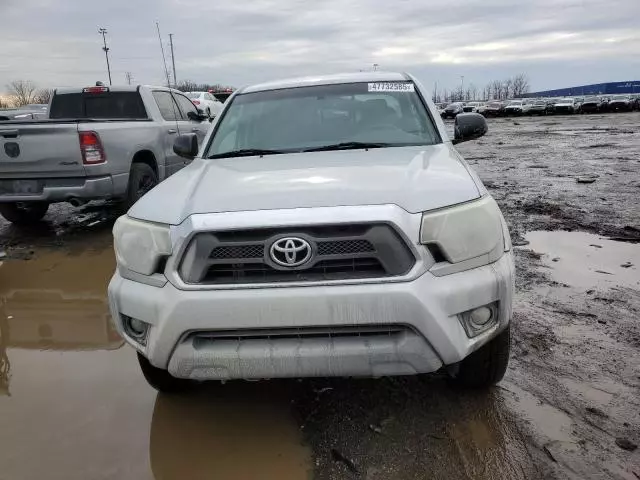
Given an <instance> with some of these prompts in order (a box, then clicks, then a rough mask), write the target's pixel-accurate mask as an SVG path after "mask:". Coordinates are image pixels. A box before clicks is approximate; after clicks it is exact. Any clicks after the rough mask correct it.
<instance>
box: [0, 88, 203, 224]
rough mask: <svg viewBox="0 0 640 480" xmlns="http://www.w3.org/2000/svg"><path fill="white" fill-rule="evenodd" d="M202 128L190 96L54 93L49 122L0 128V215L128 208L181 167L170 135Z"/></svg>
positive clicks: (137, 91)
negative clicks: (113, 204) (106, 203)
mask: <svg viewBox="0 0 640 480" xmlns="http://www.w3.org/2000/svg"><path fill="white" fill-rule="evenodd" d="M209 126H210V123H209V121H207V119H206V118H205V116H204V115H202V114H200V113H198V110H197V109H196V107H195V105H194V104H193V103H191V100H190V99H189V98H187V97H186V96H184V95H183V94H182V93H181V92H178V91H176V90H170V89H167V88H164V87H147V86H137V87H136V86H124V87H105V86H93V87H86V88H64V89H57V90H56V91H55V92H54V95H53V97H52V99H51V105H50V107H49V118H48V119H44V120H42V119H40V120H10V121H7V122H3V123H2V127H1V128H0V142H3V143H4V148H3V149H1V150H0V214H1V215H2V216H3V217H4V218H6V219H7V220H9V221H10V222H13V223H16V224H27V223H33V222H36V221H38V220H40V219H41V218H42V217H44V215H45V214H46V213H47V210H48V208H49V204H51V203H54V202H69V203H71V204H72V205H74V206H78V205H81V204H83V203H86V202H87V201H89V200H94V199H115V200H118V201H122V202H123V203H124V204H125V205H133V203H135V202H136V200H138V199H139V198H140V197H141V196H142V195H144V194H145V193H146V192H147V191H149V190H150V189H151V188H153V187H154V186H155V185H157V184H158V182H160V181H162V180H164V179H165V178H167V177H168V176H170V175H171V174H173V173H175V172H177V171H178V170H180V169H182V168H183V167H184V166H185V165H186V163H188V162H187V161H185V159H184V158H182V157H180V156H178V155H177V154H176V153H175V152H174V151H173V141H174V138H175V137H176V136H177V135H178V134H180V133H194V134H196V136H197V138H198V139H200V140H203V139H204V137H205V135H206V134H207V131H208V130H209Z"/></svg>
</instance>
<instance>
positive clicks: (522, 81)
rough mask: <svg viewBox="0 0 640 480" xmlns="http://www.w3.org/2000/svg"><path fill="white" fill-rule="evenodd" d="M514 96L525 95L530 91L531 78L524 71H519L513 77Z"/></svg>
mask: <svg viewBox="0 0 640 480" xmlns="http://www.w3.org/2000/svg"><path fill="white" fill-rule="evenodd" d="M512 91H513V96H514V97H516V96H519V95H524V94H525V93H529V78H528V77H527V75H526V74H524V73H519V74H518V75H516V76H515V77H513V79H512Z"/></svg>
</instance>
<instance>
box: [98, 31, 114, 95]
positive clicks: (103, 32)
mask: <svg viewBox="0 0 640 480" xmlns="http://www.w3.org/2000/svg"><path fill="white" fill-rule="evenodd" d="M98 33H101V34H102V42H103V43H104V47H102V50H104V56H105V58H106V59H107V73H108V74H109V85H111V67H110V66H109V47H107V39H106V34H107V29H106V28H99V29H98Z"/></svg>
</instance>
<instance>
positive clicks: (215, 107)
mask: <svg viewBox="0 0 640 480" xmlns="http://www.w3.org/2000/svg"><path fill="white" fill-rule="evenodd" d="M185 95H186V96H187V97H189V98H190V99H191V101H192V102H193V104H194V105H195V106H196V107H197V108H198V110H202V112H203V113H204V114H205V115H206V116H207V117H209V118H214V117H217V116H218V115H220V112H222V108H223V107H222V102H221V101H220V100H218V99H217V98H216V97H214V96H213V95H212V94H210V93H209V92H187V93H185Z"/></svg>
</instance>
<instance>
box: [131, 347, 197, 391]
mask: <svg viewBox="0 0 640 480" xmlns="http://www.w3.org/2000/svg"><path fill="white" fill-rule="evenodd" d="M138 363H139V364H140V369H141V370H142V374H143V375H144V378H145V380H146V381H147V383H149V385H151V386H152V387H153V388H155V389H156V390H158V391H159V392H162V393H181V392H186V391H188V390H189V389H191V388H192V387H193V382H191V381H189V380H184V379H182V378H176V377H174V376H172V375H171V374H170V373H169V372H168V371H166V370H164V369H162V368H158V367H154V366H153V365H151V363H150V362H149V360H147V359H146V358H145V357H144V356H143V355H142V354H141V353H138Z"/></svg>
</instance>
